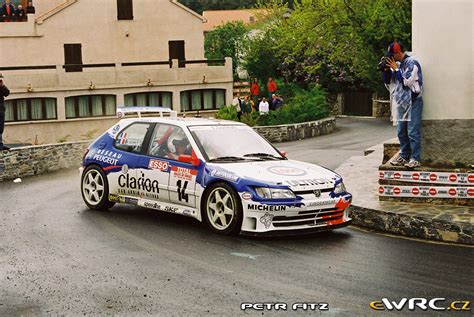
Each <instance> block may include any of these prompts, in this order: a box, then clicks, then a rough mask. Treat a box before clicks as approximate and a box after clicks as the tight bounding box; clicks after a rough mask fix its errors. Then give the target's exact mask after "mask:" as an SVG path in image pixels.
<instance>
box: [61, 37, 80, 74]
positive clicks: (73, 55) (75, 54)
mask: <svg viewBox="0 0 474 317" xmlns="http://www.w3.org/2000/svg"><path fill="white" fill-rule="evenodd" d="M81 64H82V45H81V44H64V65H65V66H66V68H65V69H66V72H82V66H68V65H81Z"/></svg>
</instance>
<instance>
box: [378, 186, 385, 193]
mask: <svg viewBox="0 0 474 317" xmlns="http://www.w3.org/2000/svg"><path fill="white" fill-rule="evenodd" d="M384 192H385V189H384V188H383V186H380V187H379V194H383V193H384Z"/></svg>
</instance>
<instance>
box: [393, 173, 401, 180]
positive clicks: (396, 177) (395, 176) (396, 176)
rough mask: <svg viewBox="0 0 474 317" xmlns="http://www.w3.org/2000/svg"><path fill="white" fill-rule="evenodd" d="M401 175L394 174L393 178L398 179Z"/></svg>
mask: <svg viewBox="0 0 474 317" xmlns="http://www.w3.org/2000/svg"><path fill="white" fill-rule="evenodd" d="M401 176H402V175H400V173H395V174H393V178H395V179H399V178H400V177H401Z"/></svg>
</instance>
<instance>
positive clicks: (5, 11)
mask: <svg viewBox="0 0 474 317" xmlns="http://www.w3.org/2000/svg"><path fill="white" fill-rule="evenodd" d="M0 12H1V14H2V21H3V22H12V21H14V20H15V7H14V6H13V5H12V4H10V0H5V4H4V5H3V6H2V8H1V9H0Z"/></svg>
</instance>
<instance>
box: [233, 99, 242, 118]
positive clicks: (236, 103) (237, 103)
mask: <svg viewBox="0 0 474 317" xmlns="http://www.w3.org/2000/svg"><path fill="white" fill-rule="evenodd" d="M232 105H233V106H234V107H235V110H237V119H239V121H240V117H241V116H242V100H240V98H239V97H238V96H235V98H234V100H232Z"/></svg>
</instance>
